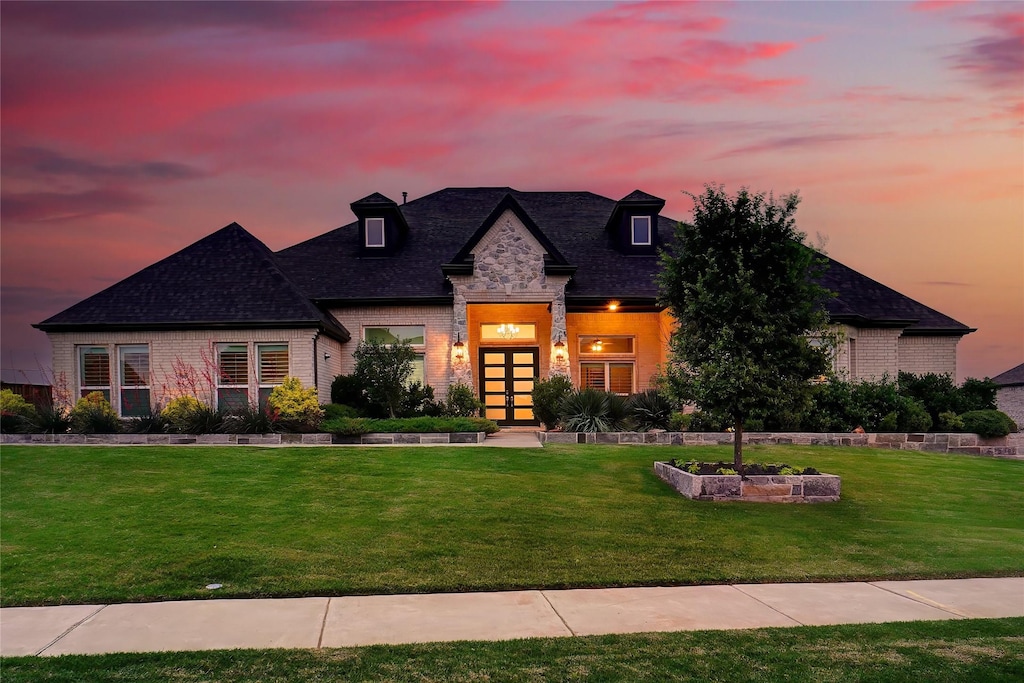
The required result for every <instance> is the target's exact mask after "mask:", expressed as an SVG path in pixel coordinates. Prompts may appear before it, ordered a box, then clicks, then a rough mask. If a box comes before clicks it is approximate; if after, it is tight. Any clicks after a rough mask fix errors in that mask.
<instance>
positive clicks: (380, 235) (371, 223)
mask: <svg viewBox="0 0 1024 683" xmlns="http://www.w3.org/2000/svg"><path fill="white" fill-rule="evenodd" d="M366 246H368V247H383V246H384V219H383V218H367V219H366Z"/></svg>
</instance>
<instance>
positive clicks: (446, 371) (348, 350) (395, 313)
mask: <svg viewBox="0 0 1024 683" xmlns="http://www.w3.org/2000/svg"><path fill="white" fill-rule="evenodd" d="M330 313H331V315H333V316H334V317H335V318H336V319H337V320H338V322H339V323H341V324H342V325H344V327H345V329H346V330H348V331H349V333H350V334H351V335H352V340H351V341H350V342H348V343H347V344H345V346H344V347H343V348H342V349H341V351H340V353H339V354H338V357H339V358H340V367H339V369H338V370H337V371H336V372H335V374H344V375H349V374H351V373H352V372H353V371H354V370H355V365H356V363H355V359H354V358H353V357H352V353H353V352H354V351H355V350H356V346H358V344H359V341H360V340H361V339H362V338H363V328H364V327H381V326H388V325H423V326H424V328H425V329H424V334H425V335H426V338H425V339H424V340H423V341H424V343H425V351H424V358H423V361H424V366H425V367H424V374H425V380H426V383H427V384H429V385H430V386H432V387H434V396H435V397H436V398H441V397H443V396H444V395H445V392H447V391H448V384H449V382H450V377H451V348H452V343H453V342H454V341H455V340H454V339H452V320H453V316H452V308H451V306H361V307H353V308H334V309H331V311H330ZM328 396H330V394H329V393H328Z"/></svg>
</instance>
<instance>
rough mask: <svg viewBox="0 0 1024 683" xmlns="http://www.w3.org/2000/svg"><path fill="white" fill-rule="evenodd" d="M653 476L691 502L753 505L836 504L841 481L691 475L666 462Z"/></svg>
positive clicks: (821, 477)
mask: <svg viewBox="0 0 1024 683" xmlns="http://www.w3.org/2000/svg"><path fill="white" fill-rule="evenodd" d="M654 473H655V474H656V475H658V477H659V478H660V479H662V480H663V481H665V482H667V483H668V484H670V485H671V486H672V488H674V489H675V490H676V491H679V493H681V494H682V495H684V496H685V497H687V498H690V499H692V500H743V501H749V502H755V503H829V502H834V501H837V500H839V490H840V486H841V481H840V479H839V477H837V476H835V475H834V474H789V475H783V474H758V475H751V476H748V477H747V478H746V479H741V478H740V476H739V475H738V474H690V473H689V472H685V471H683V470H681V469H679V468H678V467H673V466H672V465H669V464H668V463H667V462H656V463H654Z"/></svg>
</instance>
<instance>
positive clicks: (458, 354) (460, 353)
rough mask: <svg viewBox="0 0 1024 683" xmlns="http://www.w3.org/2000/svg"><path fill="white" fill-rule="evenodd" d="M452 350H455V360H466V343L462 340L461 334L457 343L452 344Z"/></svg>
mask: <svg viewBox="0 0 1024 683" xmlns="http://www.w3.org/2000/svg"><path fill="white" fill-rule="evenodd" d="M452 350H453V351H454V352H455V360H457V361H463V360H466V345H465V344H464V343H463V342H462V335H461V334H460V335H459V336H458V338H457V339H456V341H455V344H453V345H452Z"/></svg>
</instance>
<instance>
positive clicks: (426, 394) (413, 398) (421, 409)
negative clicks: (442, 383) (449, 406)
mask: <svg viewBox="0 0 1024 683" xmlns="http://www.w3.org/2000/svg"><path fill="white" fill-rule="evenodd" d="M443 411H444V406H442V405H440V404H438V403H437V402H436V401H434V387H432V386H430V385H429V384H427V385H423V384H420V383H419V382H413V383H412V384H410V385H409V386H408V387H406V389H405V392H404V393H403V394H402V398H401V400H400V401H399V403H398V409H397V413H396V415H395V417H420V416H423V415H426V416H429V417H440V415H441V413H442V412H443Z"/></svg>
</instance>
